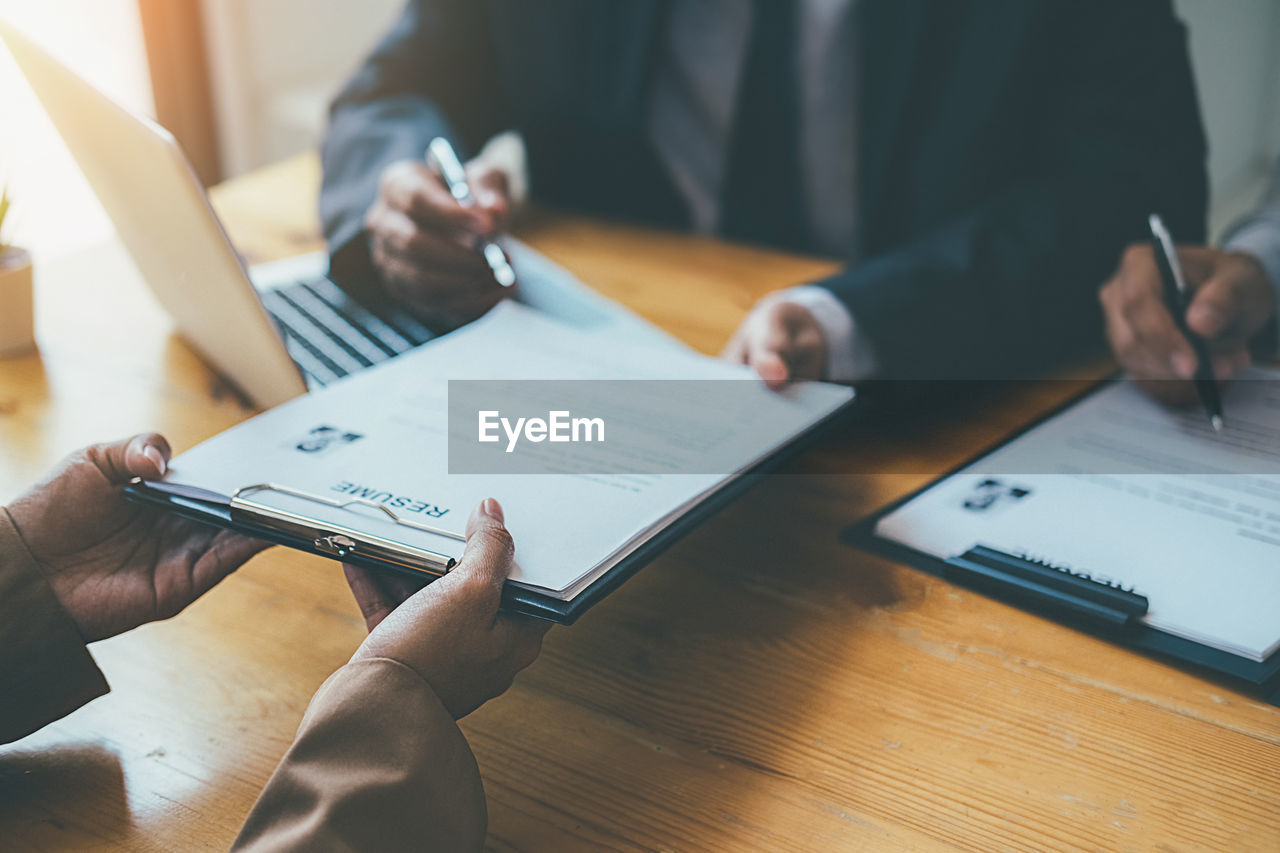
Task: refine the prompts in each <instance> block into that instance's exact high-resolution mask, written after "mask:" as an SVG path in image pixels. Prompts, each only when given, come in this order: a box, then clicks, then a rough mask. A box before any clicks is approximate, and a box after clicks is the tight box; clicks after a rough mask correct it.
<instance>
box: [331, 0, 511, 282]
mask: <svg viewBox="0 0 1280 853" xmlns="http://www.w3.org/2000/svg"><path fill="white" fill-rule="evenodd" d="M484 6H485V4H484V3H481V2H478V0H410V2H409V3H408V5H407V6H406V8H405V11H404V13H403V14H402V15H401V16H400V18H399V20H398V21H397V22H396V24H395V26H394V27H393V28H392V30H391V32H390V33H388V34H387V36H386V37H385V38H384V39H383V41H382V42H381V43H380V44H379V45H378V47H377V48H376V49H375V50H374V52H373V54H372V55H371V56H370V57H369V58H368V59H367V60H366V61H365V63H364V65H363V66H361V67H360V69H359V70H358V71H356V73H355V75H354V76H353V77H352V78H351V80H350V81H348V82H347V84H346V86H345V87H344V88H343V89H342V91H341V92H340V93H339V94H338V96H337V98H336V99H335V100H334V102H333V104H332V106H331V107H330V112H329V128H328V133H327V134H326V136H325V140H324V144H323V147H322V152H321V154H322V159H323V164H324V183H323V185H322V187H321V191H320V218H321V221H322V222H323V225H324V232H325V237H326V239H327V240H328V243H329V251H330V257H331V267H332V275H333V277H334V279H335V280H336V281H338V282H339V283H341V284H344V285H346V284H359V283H360V281H361V279H363V278H367V277H368V275H369V273H370V272H371V270H372V267H371V264H370V261H369V253H368V247H367V245H366V243H365V232H364V216H365V213H366V212H367V211H368V210H369V207H370V206H371V205H372V204H373V202H374V201H375V200H376V198H377V195H378V181H379V178H380V177H381V175H382V172H383V170H384V169H385V168H386V167H387V166H389V165H391V164H392V163H394V162H396V161H398V160H404V159H422V157H423V155H424V152H425V151H426V148H427V144H428V143H429V142H430V141H431V140H432V139H433V138H435V137H436V136H444V137H447V138H448V139H449V140H450V141H451V142H452V143H453V144H454V147H455V148H456V149H457V150H458V153H459V156H462V157H466V156H467V153H468V152H474V151H475V150H477V149H478V148H479V146H480V145H481V144H482V143H483V142H484V140H485V139H487V138H488V137H490V136H492V135H494V134H495V133H497V132H498V131H499V130H501V129H502V127H501V124H502V121H501V115H502V112H503V109H502V103H501V91H500V87H499V86H498V85H497V83H496V77H495V71H494V63H493V48H492V45H491V43H490V38H489V32H488V28H487V25H486V17H485V11H484Z"/></svg>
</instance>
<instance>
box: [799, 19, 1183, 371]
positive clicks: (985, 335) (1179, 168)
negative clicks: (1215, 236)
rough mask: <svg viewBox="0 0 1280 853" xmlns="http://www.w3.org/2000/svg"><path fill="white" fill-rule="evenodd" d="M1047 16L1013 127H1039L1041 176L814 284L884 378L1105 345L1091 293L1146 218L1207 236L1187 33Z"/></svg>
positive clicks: (998, 364)
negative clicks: (1042, 66) (1025, 106)
mask: <svg viewBox="0 0 1280 853" xmlns="http://www.w3.org/2000/svg"><path fill="white" fill-rule="evenodd" d="M1068 6H1069V8H1068ZM1058 8H1059V14H1058V15H1057V16H1056V17H1055V19H1054V21H1052V22H1051V25H1050V26H1049V27H1048V28H1047V30H1048V31H1049V33H1050V35H1049V36H1047V39H1048V40H1047V41H1046V44H1047V45H1051V48H1048V49H1051V50H1052V51H1053V53H1052V56H1051V57H1048V58H1049V59H1050V60H1051V61H1049V62H1048V63H1047V67H1048V68H1050V69H1051V70H1050V72H1049V79H1048V80H1047V81H1046V85H1045V86H1044V89H1043V95H1042V97H1041V98H1040V100H1039V105H1038V107H1037V114H1035V115H1029V116H1018V117H1016V120H1011V121H1010V123H1009V124H1010V127H1009V131H1010V132H1019V133H1023V132H1031V133H1034V134H1036V136H1035V139H1036V143H1035V144H1036V145H1037V150H1038V151H1039V152H1041V153H1040V157H1039V162H1040V165H1039V168H1038V169H1037V170H1036V172H1035V173H1034V174H1028V175H1027V176H1025V177H1024V178H1022V179H1021V180H1020V181H1019V182H1016V183H1014V184H1011V185H1010V186H1008V187H1006V188H1005V189H1004V190H1003V191H1001V192H999V193H997V194H994V195H992V196H991V197H990V198H988V199H986V200H984V201H983V202H982V203H980V204H977V205H975V206H974V207H973V208H972V209H970V210H967V211H963V212H961V213H960V214H959V215H957V216H955V217H953V218H952V219H951V220H950V221H946V222H942V223H939V224H938V225H937V226H936V227H934V228H932V229H931V230H929V231H928V232H926V233H923V234H921V235H920V236H918V237H916V238H914V239H913V240H911V241H910V242H908V243H906V244H905V245H900V246H897V247H895V248H892V249H891V250H888V251H885V252H883V253H881V254H878V255H877V256H873V257H870V258H868V259H867V260H866V261H865V262H863V263H861V264H860V265H858V266H855V267H852V268H850V269H848V270H846V271H844V272H842V273H841V274H838V275H836V276H835V277H833V278H831V279H828V280H827V281H825V282H822V284H824V285H825V286H826V287H828V288H830V289H831V290H832V292H834V293H835V294H836V296H837V297H839V298H840V299H841V301H842V302H843V303H844V304H845V306H846V307H847V308H848V309H849V311H850V313H851V314H852V315H853V316H854V317H856V318H857V321H858V325H859V328H861V329H862V330H864V331H865V333H866V334H867V335H868V336H869V338H870V339H871V344H872V346H873V349H874V351H875V352H876V355H877V359H878V361H879V364H880V368H881V372H882V375H884V376H885V377H887V378H983V379H991V378H1014V377H1019V376H1028V375H1032V374H1034V373H1036V372H1039V371H1041V370H1043V368H1044V367H1045V366H1047V365H1048V364H1049V363H1051V362H1052V361H1053V360H1055V359H1056V358H1061V357H1063V356H1066V355H1068V354H1078V353H1079V352H1081V351H1083V350H1086V349H1089V348H1100V347H1101V346H1102V318H1101V313H1100V309H1099V307H1098V301H1097V292H1098V288H1099V287H1100V285H1101V284H1102V283H1103V281H1105V280H1106V278H1107V277H1108V276H1109V275H1110V273H1111V271H1112V270H1113V269H1114V268H1115V266H1116V264H1117V262H1118V260H1119V256H1120V253H1121V250H1122V249H1123V247H1124V246H1125V245H1127V244H1128V243H1131V242H1134V241H1137V240H1142V239H1144V236H1145V232H1144V230H1143V229H1144V228H1145V223H1146V218H1147V215H1148V214H1149V213H1151V212H1153V211H1158V212H1160V213H1161V215H1162V216H1163V217H1164V219H1165V221H1166V222H1167V223H1168V224H1169V227H1170V229H1171V230H1172V231H1173V233H1174V234H1175V235H1177V237H1178V239H1179V241H1180V242H1186V243H1196V242H1201V241H1203V238H1204V213H1205V206H1206V197H1207V178H1206V173H1205V142H1204V134H1203V130H1202V127H1201V124H1200V115H1199V107H1198V105H1197V102H1196V95H1195V89H1194V85H1193V81H1192V76H1191V69H1190V62H1189V58H1188V55H1187V47H1186V33H1185V29H1184V28H1183V26H1182V24H1181V23H1180V22H1179V21H1178V20H1177V19H1176V18H1175V17H1174V15H1173V12H1172V9H1171V8H1170V6H1169V4H1168V2H1164V0H1150V2H1129V3H1106V4H1097V3H1094V4H1085V3H1072V4H1058ZM978 96H979V93H975V97H978Z"/></svg>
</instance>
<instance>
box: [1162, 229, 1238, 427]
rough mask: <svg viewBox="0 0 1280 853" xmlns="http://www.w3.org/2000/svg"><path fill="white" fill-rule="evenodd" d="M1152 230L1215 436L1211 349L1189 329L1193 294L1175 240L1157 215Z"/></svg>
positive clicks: (1217, 403) (1217, 418) (1218, 406)
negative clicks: (1193, 359) (1194, 355)
mask: <svg viewBox="0 0 1280 853" xmlns="http://www.w3.org/2000/svg"><path fill="white" fill-rule="evenodd" d="M1147 224H1148V225H1149V226H1150V227H1151V248H1152V249H1153V250H1154V251H1155V255H1156V266H1157V267H1159V269H1160V281H1161V282H1162V284H1163V285H1164V301H1165V304H1166V305H1167V306H1168V307H1169V313H1170V314H1172V315H1173V322H1174V323H1176V324H1177V326H1178V331H1180V332H1182V334H1183V336H1184V337H1185V338H1186V339H1187V341H1188V342H1189V343H1190V344H1191V349H1192V350H1193V351H1194V352H1195V354H1196V375H1195V384H1196V393H1197V394H1199V395H1200V402H1201V403H1202V404H1203V405H1204V410H1205V413H1206V414H1208V415H1209V423H1211V424H1213V431H1214V432H1222V398H1221V397H1220V396H1219V395H1218V382H1217V380H1216V379H1214V377H1213V360H1212V359H1211V358H1210V357H1209V349H1208V347H1206V346H1205V343H1204V338H1202V337H1200V336H1199V335H1197V334H1196V333H1195V332H1193V331H1191V329H1190V328H1188V327H1187V308H1188V306H1189V305H1190V304H1191V292H1190V291H1189V290H1188V289H1187V279H1186V277H1185V276H1184V275H1183V274H1182V264H1181V263H1180V262H1179V261H1178V253H1177V251H1175V250H1174V247H1173V237H1171V236H1170V235H1169V229H1168V228H1165V227H1164V221H1163V220H1161V219H1160V216H1159V215H1158V214H1155V213H1153V214H1151V215H1150V216H1148V217H1147Z"/></svg>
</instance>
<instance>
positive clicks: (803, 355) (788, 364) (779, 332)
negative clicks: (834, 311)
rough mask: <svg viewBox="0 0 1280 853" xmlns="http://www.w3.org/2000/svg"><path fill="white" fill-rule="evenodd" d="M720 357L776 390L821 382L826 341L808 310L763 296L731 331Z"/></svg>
mask: <svg viewBox="0 0 1280 853" xmlns="http://www.w3.org/2000/svg"><path fill="white" fill-rule="evenodd" d="M721 358H725V359H728V360H729V361H733V362H737V363H739V364H746V365H748V366H750V367H752V368H754V369H755V371H756V373H758V374H760V378H761V379H763V380H764V381H765V384H766V385H768V386H769V387H770V388H774V389H776V388H780V387H782V386H783V385H785V384H786V383H788V382H791V381H793V380H797V379H821V378H822V374H823V372H824V371H825V370H826V364H827V339H826V336H825V335H824V334H823V332H822V327H821V326H820V325H819V324H818V321H817V320H816V319H815V318H814V316H813V313H812V312H810V311H809V309H808V308H805V307H804V306H802V305H797V304H795V303H794V302H788V301H786V300H784V299H777V298H774V297H768V296H766V297H765V298H764V299H761V300H760V301H759V302H758V303H756V306H755V307H754V308H752V309H751V313H750V314H748V315H747V317H746V319H745V320H743V321H742V325H740V326H739V327H738V331H736V332H734V335H733V337H732V338H730V339H729V344H728V346H726V347H725V348H724V352H723V353H721Z"/></svg>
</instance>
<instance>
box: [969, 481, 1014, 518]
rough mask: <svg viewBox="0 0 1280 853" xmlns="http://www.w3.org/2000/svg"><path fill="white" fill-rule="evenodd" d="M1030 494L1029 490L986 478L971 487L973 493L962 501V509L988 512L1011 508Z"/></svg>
mask: <svg viewBox="0 0 1280 853" xmlns="http://www.w3.org/2000/svg"><path fill="white" fill-rule="evenodd" d="M1030 494H1031V490H1030V489H1028V488H1025V487H1023V486H1013V485H1009V484H1007V483H1005V482H1004V481H1003V480H995V479H992V478H990V477H988V478H987V479H985V480H979V481H978V483H977V485H975V486H974V487H973V491H972V492H970V493H969V496H968V497H966V498H965V499H964V508H965V509H967V510H969V511H970V512H990V511H992V510H996V509H1002V508H1004V507H1008V506H1013V505H1014V504H1016V503H1018V502H1020V501H1021V500H1022V499H1023V498H1025V497H1027V496H1028V495H1030Z"/></svg>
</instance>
